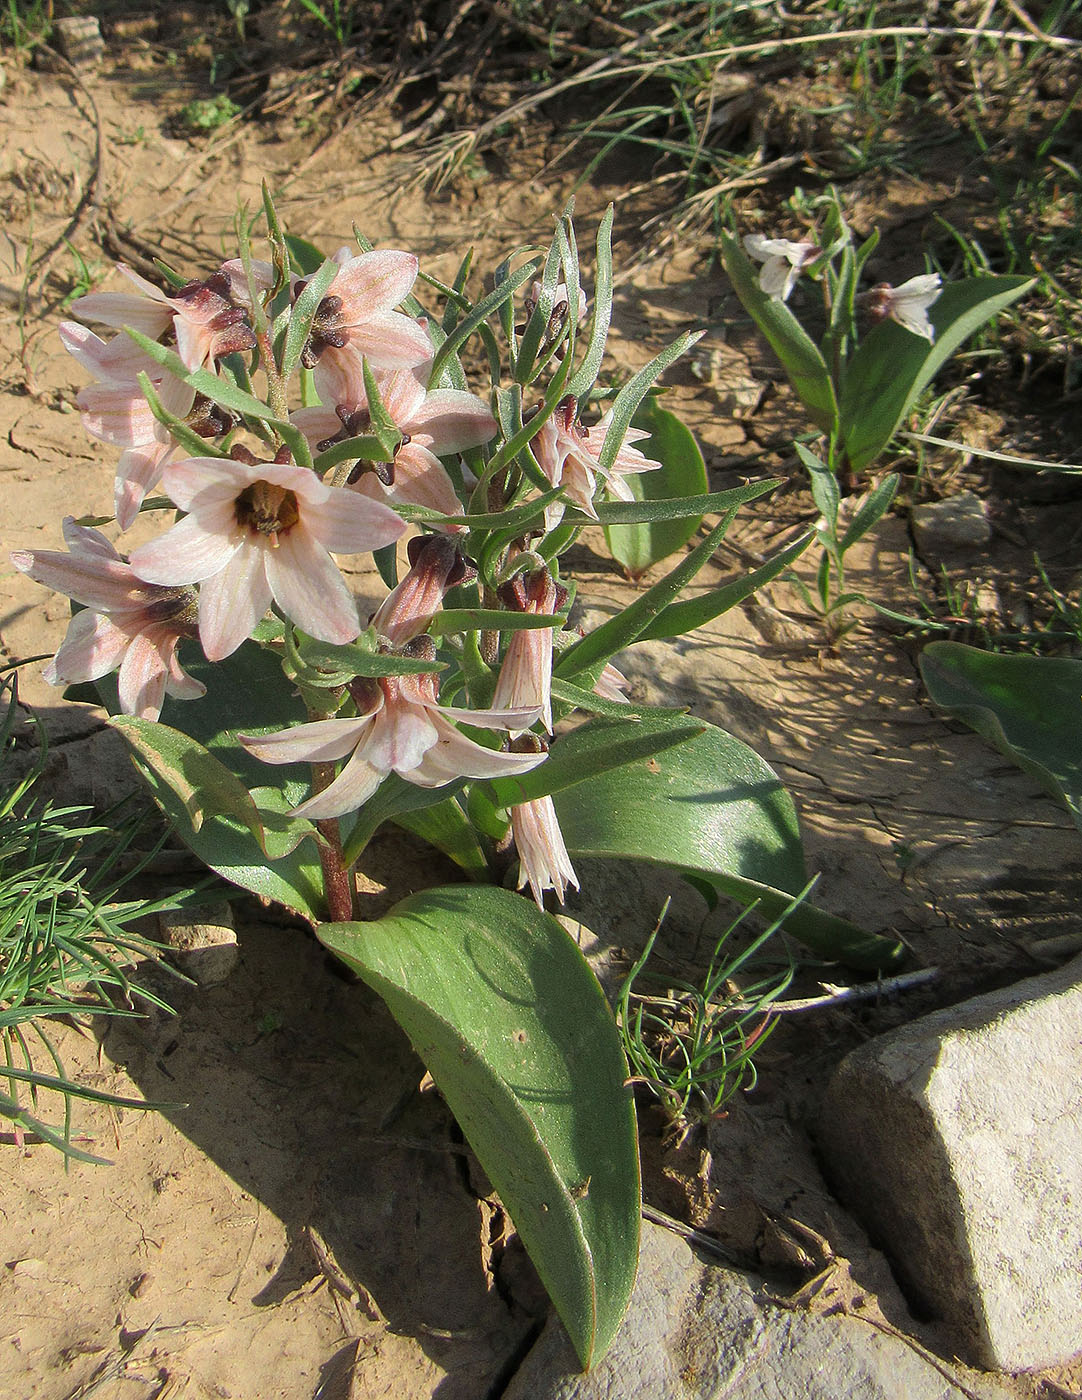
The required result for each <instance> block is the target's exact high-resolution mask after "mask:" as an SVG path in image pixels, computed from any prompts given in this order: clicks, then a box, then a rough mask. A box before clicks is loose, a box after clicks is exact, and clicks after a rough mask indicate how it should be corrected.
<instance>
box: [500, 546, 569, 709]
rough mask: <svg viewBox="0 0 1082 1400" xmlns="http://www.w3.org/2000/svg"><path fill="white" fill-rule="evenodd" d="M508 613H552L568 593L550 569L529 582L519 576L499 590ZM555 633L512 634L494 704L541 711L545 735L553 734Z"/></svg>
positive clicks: (543, 629)
mask: <svg viewBox="0 0 1082 1400" xmlns="http://www.w3.org/2000/svg"><path fill="white" fill-rule="evenodd" d="M500 593H501V597H502V598H503V601H504V602H505V603H506V604H507V606H508V608H509V609H512V610H514V611H517V612H526V613H534V614H537V613H553V612H556V611H557V610H558V609H559V608H560V607H561V606H562V605H563V603H565V602H566V601H567V590H566V588H561V587H560V586H559V584H557V583H556V582H555V580H554V579H553V577H552V575H551V574H550V573H549V571H548V570H547V569H538V570H537V571H536V572H535V573H533V574H531V575H530V576H529V577H528V578H524V577H523V575H521V574H519V575H518V577H517V578H515V579H513V580H512V582H511V583H509V584H507V585H506V586H505V587H504V588H502V589H501V590H500ZM552 633H553V629H552V628H551V627H539V628H536V629H530V630H528V631H521V632H512V633H511V640H510V641H509V642H508V644H507V652H506V654H505V655H504V658H503V664H502V665H501V667H500V674H499V676H498V677H497V679H496V690H495V693H494V694H493V697H492V703H493V705H496V706H509V707H515V708H517V709H534V710H540V712H541V719H542V721H543V722H544V725H545V729H546V731H547V732H548V733H549V734H551V733H552V640H553V639H552Z"/></svg>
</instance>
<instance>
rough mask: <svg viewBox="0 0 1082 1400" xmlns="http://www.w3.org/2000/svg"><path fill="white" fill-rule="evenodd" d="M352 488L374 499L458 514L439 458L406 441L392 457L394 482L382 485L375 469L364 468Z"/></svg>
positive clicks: (455, 498)
mask: <svg viewBox="0 0 1082 1400" xmlns="http://www.w3.org/2000/svg"><path fill="white" fill-rule="evenodd" d="M350 491H351V492H356V493H357V494H358V495H360V496H364V497H367V498H368V499H369V500H373V501H406V502H409V503H411V504H413V505H418V506H428V507H429V508H430V509H432V510H438V511H441V512H442V513H443V514H444V515H461V514H462V502H461V501H460V500H459V499H458V496H457V494H456V492H455V488H454V483H453V482H452V481H451V478H450V477H449V476H448V475H447V471H446V468H445V467H444V465H443V463H442V462H441V461H440V459H439V458H438V457H436V456H434V455H433V453H431V452H429V450H428V449H427V448H426V447H418V446H417V445H416V443H412V442H410V443H407V444H406V446H405V447H400V448H399V449H398V453H397V455H396V457H395V459H394V485H393V486H389V487H385V486H384V485H383V484H382V482H381V481H380V479H379V477H378V476H376V474H375V472H366V473H365V475H364V476H362V477H361V479H360V481H358V482H356V483H355V485H353V486H352V487H350Z"/></svg>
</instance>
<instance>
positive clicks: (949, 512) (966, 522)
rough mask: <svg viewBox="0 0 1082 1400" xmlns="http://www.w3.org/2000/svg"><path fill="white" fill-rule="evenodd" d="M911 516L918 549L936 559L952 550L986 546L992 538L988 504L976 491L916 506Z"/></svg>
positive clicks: (964, 492) (962, 492)
mask: <svg viewBox="0 0 1082 1400" xmlns="http://www.w3.org/2000/svg"><path fill="white" fill-rule="evenodd" d="M909 519H910V522H911V524H912V526H913V538H914V539H915V540H916V543H917V549H918V550H919V551H920V553H921V554H922V555H930V556H931V557H932V558H936V557H937V556H939V555H940V554H950V553H951V552H952V551H958V550H974V549H983V548H984V546H985V545H986V544H987V543H988V541H989V540H990V539H991V538H992V527H991V525H989V523H988V507H987V506H986V505H985V503H984V502H983V501H982V500H981V498H980V497H979V496H975V495H974V494H973V492H972V491H960V492H959V493H958V495H957V496H951V497H949V499H947V500H944V501H930V502H928V503H927V504H926V505H922V506H914V507H913V509H912V510H911V511H910V513H909Z"/></svg>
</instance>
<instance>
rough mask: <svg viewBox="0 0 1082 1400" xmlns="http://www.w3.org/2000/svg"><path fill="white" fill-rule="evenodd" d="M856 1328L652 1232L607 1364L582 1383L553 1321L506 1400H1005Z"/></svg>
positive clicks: (863, 1325) (856, 1322) (981, 1381)
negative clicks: (784, 1299) (788, 1304)
mask: <svg viewBox="0 0 1082 1400" xmlns="http://www.w3.org/2000/svg"><path fill="white" fill-rule="evenodd" d="M951 1374H952V1368H950V1367H948V1366H940V1365H937V1364H934V1363H933V1362H932V1361H931V1360H929V1359H928V1358H927V1355H926V1354H923V1353H922V1352H921V1351H920V1350H918V1349H914V1347H913V1346H911V1345H910V1344H909V1343H907V1342H906V1341H905V1340H903V1339H902V1338H901V1337H898V1336H895V1335H892V1334H890V1333H888V1332H885V1331H882V1330H879V1329H878V1328H876V1327H875V1326H873V1325H871V1324H870V1323H868V1322H865V1321H862V1320H861V1319H860V1318H857V1317H849V1316H842V1315H838V1314H834V1315H831V1316H826V1315H822V1314H820V1315H815V1314H812V1313H808V1312H804V1311H800V1310H790V1309H787V1308H782V1307H779V1306H777V1305H776V1304H773V1303H771V1302H770V1301H768V1300H765V1299H764V1298H763V1296H762V1281H761V1280H760V1279H758V1278H756V1276H755V1275H753V1274H743V1273H738V1272H736V1271H735V1270H732V1269H725V1268H717V1267H715V1266H713V1265H709V1264H703V1263H701V1262H700V1261H699V1259H698V1258H697V1257H696V1256H695V1255H694V1254H693V1253H692V1251H691V1249H690V1248H689V1247H688V1246H687V1244H685V1243H684V1241H683V1240H681V1239H680V1238H678V1237H677V1236H676V1235H674V1234H671V1233H669V1231H667V1230H663V1229H661V1228H659V1227H658V1226H655V1225H650V1224H649V1223H646V1222H644V1224H643V1242H642V1257H641V1260H640V1264H639V1276H638V1279H637V1281H636V1284H635V1291H634V1294H633V1296H632V1300H631V1307H630V1309H629V1311H628V1315H627V1317H626V1318H625V1320H624V1324H623V1326H622V1327H621V1329H620V1331H619V1333H618V1334H617V1337H616V1340H615V1342H614V1343H613V1346H612V1349H611V1350H610V1351H609V1353H608V1355H607V1356H605V1357H604V1358H603V1360H602V1361H601V1362H599V1364H598V1365H597V1366H595V1367H594V1369H593V1370H592V1371H591V1372H590V1373H589V1374H588V1375H582V1374H580V1373H579V1366H578V1362H577V1360H576V1357H575V1353H574V1351H573V1350H572V1348H571V1344H570V1342H569V1341H568V1339H567V1334H566V1333H565V1332H564V1330H563V1327H562V1326H561V1325H560V1324H559V1322H558V1321H556V1320H555V1319H554V1318H553V1319H550V1321H549V1323H548V1325H547V1327H546V1328H545V1331H544V1332H543V1333H542V1335H541V1337H540V1339H539V1340H538V1342H537V1344H536V1345H535V1346H534V1348H533V1350H532V1351H531V1352H530V1354H529V1355H528V1356H527V1358H526V1360H525V1361H524V1362H523V1364H522V1366H521V1367H520V1368H519V1370H518V1372H517V1373H516V1374H515V1376H514V1378H513V1379H512V1381H511V1383H510V1385H509V1386H508V1387H507V1390H506V1391H505V1392H504V1396H503V1400H849V1397H852V1400H857V1397H859V1400H901V1397H905V1400H964V1397H965V1396H967V1395H968V1396H976V1397H978V1400H1006V1397H1007V1396H1008V1395H1009V1392H1008V1391H1007V1390H1005V1389H1004V1388H1003V1386H1002V1385H1000V1383H999V1382H997V1381H994V1380H991V1379H988V1378H983V1377H978V1378H974V1377H973V1376H972V1375H971V1374H970V1373H967V1374H966V1377H965V1381H964V1387H965V1388H964V1389H963V1388H961V1387H960V1386H959V1385H956V1384H954V1382H953V1381H952V1380H951V1379H950V1378H949V1377H950V1375H951Z"/></svg>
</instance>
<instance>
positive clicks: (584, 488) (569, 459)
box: [530, 397, 661, 530]
mask: <svg viewBox="0 0 1082 1400" xmlns="http://www.w3.org/2000/svg"><path fill="white" fill-rule="evenodd" d="M610 422H611V414H606V415H605V417H604V418H602V419H601V421H600V422H599V423H597V424H595V425H594V426H593V427H592V428H587V427H585V426H584V425H583V424H582V423H580V422H579V420H578V412H577V404H576V401H575V399H574V398H572V397H568V398H566V399H563V400H562V401H561V402H560V403H559V404H557V406H556V409H555V411H554V412H553V414H552V416H551V417H550V418H548V419H547V421H546V422H545V423H543V424H542V425H541V428H540V429H539V430H538V432H537V434H536V436H535V437H534V438H533V440H532V441H531V443H530V449H531V451H532V452H533V455H534V457H535V458H536V459H537V463H538V466H540V468H541V470H542V471H543V472H544V473H545V475H546V476H547V477H548V479H549V481H550V482H551V483H552V485H553V486H562V487H563V488H564V493H565V495H566V496H567V497H568V499H569V500H571V501H573V502H574V503H575V505H577V506H578V507H579V509H580V510H582V511H584V512H585V513H586V514H587V515H589V516H590V517H591V518H592V519H594V520H596V519H597V511H596V510H595V509H594V496H595V495H596V494H597V478H598V476H599V475H600V476H601V477H602V479H603V480H604V482H605V485H606V486H607V487H608V489H609V491H611V493H612V494H613V495H614V496H617V497H619V498H620V499H621V500H632V499H634V498H633V495H632V492H631V489H630V487H629V486H628V485H627V483H626V482H625V481H623V480H622V479H621V478H622V477H624V476H627V475H629V474H630V473H633V472H649V471H656V470H657V469H658V468H659V467H660V466H661V463H660V462H655V461H654V460H653V459H652V458H649V457H646V456H644V455H643V453H641V452H640V451H639V450H638V448H637V447H632V446H631V443H633V442H638V441H639V440H640V439H642V438H645V437H649V436H650V434H649V433H647V432H644V431H643V429H641V428H628V429H627V431H626V432H625V433H624V437H623V441H622V442H621V444H620V449H619V451H618V452H617V453H616V456H615V458H614V459H613V462H612V464H611V466H609V467H606V468H602V467H601V465H600V463H599V461H598V458H599V456H600V454H601V448H602V446H603V445H604V442H605V437H606V434H607V433H608V429H609V424H610ZM562 513H563V510H562V507H561V506H560V505H555V506H550V507H548V509H547V510H546V511H545V528H546V530H551V529H552V528H553V527H554V525H555V524H556V523H557V522H558V521H559V519H560V517H561V515H562Z"/></svg>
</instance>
